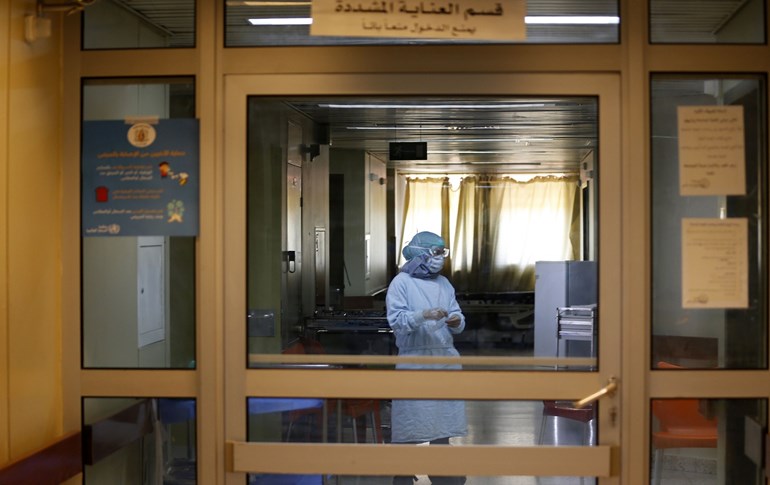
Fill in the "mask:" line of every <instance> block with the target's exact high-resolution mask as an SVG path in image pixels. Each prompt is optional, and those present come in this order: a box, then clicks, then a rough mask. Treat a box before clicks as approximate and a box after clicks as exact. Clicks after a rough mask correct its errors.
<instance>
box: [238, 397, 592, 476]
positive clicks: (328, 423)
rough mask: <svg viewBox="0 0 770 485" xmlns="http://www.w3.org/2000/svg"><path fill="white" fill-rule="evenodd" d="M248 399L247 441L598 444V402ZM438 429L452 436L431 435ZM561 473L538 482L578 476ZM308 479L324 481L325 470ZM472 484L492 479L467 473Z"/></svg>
mask: <svg viewBox="0 0 770 485" xmlns="http://www.w3.org/2000/svg"><path fill="white" fill-rule="evenodd" d="M247 404H248V420H247V421H248V427H249V428H248V441H252V442H263V443H264V442H267V443H270V442H287V441H290V442H300V443H303V442H317V443H318V442H334V443H336V442H343V443H402V444H403V443H408V444H415V445H416V444H418V443H420V444H428V443H430V446H464V445H497V446H534V445H546V446H592V445H595V444H596V432H597V429H596V420H595V418H596V412H597V409H596V407H594V406H589V407H587V408H584V409H576V408H574V407H573V406H572V404H571V403H569V402H564V401H420V400H390V399H383V400H379V399H342V400H337V399H311V398H289V399H279V398H248V399H247ZM436 418H438V419H436ZM433 435H451V436H452V437H451V438H449V439H448V440H443V439H442V440H434V441H429V440H430V439H431V438H430V436H433ZM281 478H282V476H280V475H279V476H273V475H252V476H251V478H250V480H252V482H251V483H265V484H269V483H282V482H280V481H278V480H280V479H281ZM335 478H336V477H335ZM559 478H560V479H561V480H557V479H556V478H555V477H548V478H544V479H543V481H541V482H537V483H554V484H556V483H559V484H569V483H576V484H577V483H579V480H578V479H577V478H575V479H574V480H575V481H574V482H573V481H571V479H569V478H565V477H559ZM305 479H306V480H314V479H315V480H320V477H315V478H313V477H304V478H303V480H305ZM339 479H340V482H341V483H357V482H355V477H339ZM391 480H392V477H368V478H367V481H366V483H372V484H380V483H382V484H387V485H390V483H391ZM498 480H501V481H492V482H490V483H501V484H502V483H506V484H507V483H521V484H529V483H531V484H534V483H536V482H534V481H533V479H529V478H524V477H517V478H512V477H511V478H509V480H512V481H506V480H504V479H503V478H502V477H501V478H500V479H498ZM302 483H304V482H302ZM308 483H315V482H312V481H310V482H308ZM319 483H320V482H319ZM393 483H396V482H393ZM417 483H424V484H428V483H431V482H429V481H428V477H427V476H424V477H420V476H418V482H417ZM433 483H443V482H441V481H439V482H435V481H434V482H433ZM452 483H455V482H452ZM468 483H487V482H476V481H473V480H471V479H470V478H469V482H468ZM587 483H591V482H587Z"/></svg>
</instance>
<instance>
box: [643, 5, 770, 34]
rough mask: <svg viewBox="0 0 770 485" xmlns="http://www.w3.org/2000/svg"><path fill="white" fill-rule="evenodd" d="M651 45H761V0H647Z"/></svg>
mask: <svg viewBox="0 0 770 485" xmlns="http://www.w3.org/2000/svg"><path fill="white" fill-rule="evenodd" d="M650 41H651V42H653V43H670V44H676V43H679V44H763V43H764V42H765V2H764V1H763V0H708V1H703V0H650Z"/></svg>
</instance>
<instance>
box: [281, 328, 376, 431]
mask: <svg viewBox="0 0 770 485" xmlns="http://www.w3.org/2000/svg"><path fill="white" fill-rule="evenodd" d="M283 353H284V354H324V353H325V352H324V348H323V346H322V345H321V343H320V342H318V341H317V340H311V339H306V338H299V339H297V340H295V341H294V343H292V344H291V345H290V346H289V347H287V348H286V350H284V351H283ZM381 405H382V402H381V401H380V400H379V399H342V400H340V401H339V402H338V401H337V400H336V399H330V400H328V402H327V408H328V409H330V410H336V409H338V408H339V409H340V411H341V414H342V417H343V418H350V420H351V422H352V426H353V441H354V442H355V443H358V441H359V439H360V438H362V440H363V441H365V440H366V421H365V419H366V418H367V417H369V419H370V420H371V425H372V432H373V438H374V440H375V442H376V443H384V440H383V437H382V415H381V412H380V407H381ZM321 413H322V410H319V409H302V410H297V411H290V412H289V426H288V429H287V432H286V441H289V438H290V437H291V428H292V425H293V424H294V422H296V421H298V420H300V419H305V418H306V417H312V418H313V419H315V420H316V422H321V420H322V419H323V416H322V414H321ZM362 420H363V425H364V427H363V429H362V430H360V431H359V429H358V424H360V423H361V421H362Z"/></svg>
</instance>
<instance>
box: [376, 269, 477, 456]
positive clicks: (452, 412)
mask: <svg viewBox="0 0 770 485" xmlns="http://www.w3.org/2000/svg"><path fill="white" fill-rule="evenodd" d="M386 305H387V310H388V323H389V324H390V327H391V328H392V329H393V333H394V335H395V336H396V346H397V347H398V355H403V356H417V355H433V356H442V357H444V356H459V355H460V354H459V353H458V352H457V349H455V347H454V341H453V337H452V334H457V333H460V332H462V331H463V329H465V317H464V316H463V314H462V312H461V310H460V305H458V303H457V300H456V299H455V291H454V288H453V287H452V285H451V283H449V280H447V279H446V278H445V277H443V276H441V275H438V276H436V277H435V278H426V279H423V278H415V277H412V276H410V275H409V274H407V273H399V274H398V275H396V277H395V278H393V281H392V282H391V283H390V286H389V287H388V294H387V297H386ZM432 308H443V309H445V310H447V312H448V313H449V316H452V315H459V316H460V325H459V326H458V327H456V328H450V327H448V326H447V325H446V319H441V320H424V319H423V317H422V312H423V310H428V309H432ZM396 368H397V369H420V368H430V369H459V368H460V366H459V365H448V364H429V365H420V364H398V365H397V366H396ZM391 426H392V438H391V441H392V442H393V443H412V442H424V441H431V440H435V439H440V438H447V437H452V436H465V435H466V434H467V432H468V430H467V421H466V417H465V402H464V401H446V400H444V401H433V400H431V401H428V400H394V401H393V408H392V414H391Z"/></svg>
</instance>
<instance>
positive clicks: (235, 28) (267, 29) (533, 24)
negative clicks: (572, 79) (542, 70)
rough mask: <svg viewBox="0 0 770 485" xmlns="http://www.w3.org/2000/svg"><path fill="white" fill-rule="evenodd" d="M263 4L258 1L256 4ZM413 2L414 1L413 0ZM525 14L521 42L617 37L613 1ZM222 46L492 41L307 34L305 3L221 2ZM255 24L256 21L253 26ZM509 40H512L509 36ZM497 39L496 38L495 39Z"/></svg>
mask: <svg viewBox="0 0 770 485" xmlns="http://www.w3.org/2000/svg"><path fill="white" fill-rule="evenodd" d="M261 3H263V5H260V4H261ZM415 4H417V5H419V2H415ZM526 5H527V7H526V8H527V11H526V18H525V25H526V40H525V41H524V42H527V43H535V44H547V43H561V44H614V43H617V42H618V32H619V22H620V20H619V14H618V2H617V0H566V1H562V2H559V3H558V4H556V3H554V2H550V1H548V0H528V1H527V2H526ZM225 13H226V15H225V19H226V20H225V21H226V25H225V45H226V46H227V47H244V46H245V47H248V46H288V45H393V44H410V45H412V44H463V43H465V44H468V43H492V42H484V41H468V40H453V39H443V40H440V39H433V40H430V39H425V38H420V39H415V38H400V39H399V38H386V37H333V36H311V35H310V26H309V25H310V23H312V22H311V21H312V19H311V8H310V2H303V1H296V0H288V1H284V2H253V1H239V0H231V1H227V2H226V4H225ZM255 24H256V25H255ZM511 42H513V41H511ZM498 43H499V42H498Z"/></svg>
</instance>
